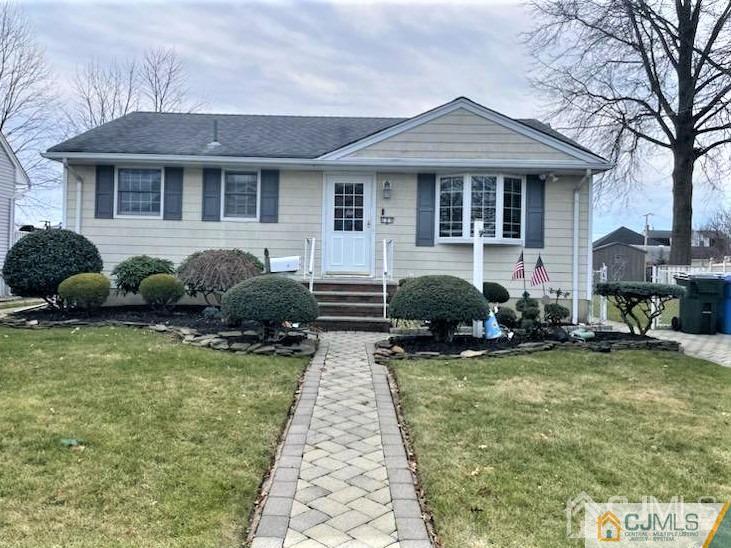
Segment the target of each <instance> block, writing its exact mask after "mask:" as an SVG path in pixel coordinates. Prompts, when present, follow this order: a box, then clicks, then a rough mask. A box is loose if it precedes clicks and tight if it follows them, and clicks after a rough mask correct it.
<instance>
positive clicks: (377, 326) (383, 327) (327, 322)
mask: <svg viewBox="0 0 731 548" xmlns="http://www.w3.org/2000/svg"><path fill="white" fill-rule="evenodd" d="M315 326H316V327H319V328H320V329H323V330H324V331H376V332H379V333H388V331H389V330H390V329H391V321H390V320H388V319H386V318H383V317H379V316H371V317H368V316H320V317H318V318H317V320H316V321H315Z"/></svg>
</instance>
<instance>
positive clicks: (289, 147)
mask: <svg viewBox="0 0 731 548" xmlns="http://www.w3.org/2000/svg"><path fill="white" fill-rule="evenodd" d="M403 120H404V118H359V117H343V116H270V115H257V114H190V113H172V112H132V113H130V114H127V115H125V116H122V117H121V118H117V119H116V120H112V121H111V122H107V123H106V124H103V125H101V126H99V127H97V128H94V129H91V130H89V131H86V132H84V133H82V134H80V135H77V136H75V137H72V138H71V139H68V140H67V141H64V142H62V143H59V144H58V145H55V146H53V147H51V148H50V149H48V152H49V153H113V154H166V155H175V156H228V157H250V158H303V159H313V158H317V157H318V156H321V155H323V154H325V153H326V152H328V151H330V150H333V149H334V148H338V147H341V146H343V145H344V144H346V143H350V142H353V141H356V140H358V139H361V138H363V137H365V136H367V135H371V134H373V133H374V132H377V131H381V130H383V129H385V128H387V127H391V126H393V125H394V124H397V123H399V122H401V121H403ZM214 123H215V125H216V126H217V128H216V133H217V141H218V144H215V145H213V144H212V142H213V140H214Z"/></svg>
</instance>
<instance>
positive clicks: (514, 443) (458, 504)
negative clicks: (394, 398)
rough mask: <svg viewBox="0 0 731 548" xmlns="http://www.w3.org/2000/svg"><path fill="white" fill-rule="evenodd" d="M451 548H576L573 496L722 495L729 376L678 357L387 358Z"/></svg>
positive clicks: (726, 492)
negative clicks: (568, 525)
mask: <svg viewBox="0 0 731 548" xmlns="http://www.w3.org/2000/svg"><path fill="white" fill-rule="evenodd" d="M394 371H395V374H396V377H397V379H398V383H399V385H400V388H401V401H402V404H403V410H404V414H405V417H406V422H407V424H408V426H409V428H410V431H411V434H412V443H413V446H414V449H415V453H416V457H417V459H418V470H419V476H420V479H421V480H422V482H423V485H424V488H425V491H426V496H427V500H428V504H429V506H430V507H431V509H432V511H433V513H434V518H435V523H436V529H437V533H438V535H439V536H440V537H441V539H442V540H443V543H444V546H445V547H446V548H467V547H483V546H491V547H492V546H496V547H506V546H508V547H521V548H522V547H528V546H530V547H534V546H540V547H542V548H544V547H565V546H576V547H578V546H583V545H584V544H583V541H576V540H569V539H567V538H566V534H565V518H564V509H565V506H566V502H567V500H568V499H570V498H573V497H574V496H576V495H578V494H579V493H581V492H582V491H583V492H586V493H588V494H589V495H590V496H591V497H593V498H594V500H595V501H606V500H607V499H608V498H609V497H610V496H626V497H628V498H629V500H631V501H639V500H640V498H641V497H642V496H645V495H647V496H649V495H653V496H656V497H657V498H658V499H659V500H668V499H669V498H670V497H673V496H683V497H685V498H686V500H691V499H692V500H695V499H697V498H698V497H700V496H715V497H719V498H721V499H729V498H731V369H726V368H723V367H720V366H717V365H713V364H711V363H709V362H705V361H702V360H697V359H692V358H688V357H685V356H683V355H681V354H675V353H670V352H666V353H662V352H658V353H652V352H647V351H623V352H617V353H612V354H594V353H590V352H581V351H574V352H571V351H554V352H548V353H540V354H533V355H529V356H522V357H516V358H501V359H492V360H457V361H441V360H434V361H431V360H430V361H403V362H396V364H395V365H394Z"/></svg>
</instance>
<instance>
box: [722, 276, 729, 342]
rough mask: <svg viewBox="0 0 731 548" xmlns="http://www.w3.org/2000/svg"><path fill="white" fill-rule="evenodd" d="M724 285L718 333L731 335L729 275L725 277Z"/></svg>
mask: <svg viewBox="0 0 731 548" xmlns="http://www.w3.org/2000/svg"><path fill="white" fill-rule="evenodd" d="M725 280H726V285H725V286H724V288H723V300H722V301H721V306H720V309H721V321H720V322H719V331H720V332H721V333H726V334H727V335H731V274H729V275H727V276H726V278H725Z"/></svg>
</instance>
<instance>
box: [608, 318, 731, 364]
mask: <svg viewBox="0 0 731 548" xmlns="http://www.w3.org/2000/svg"><path fill="white" fill-rule="evenodd" d="M607 323H608V324H610V325H611V326H612V329H614V330H616V331H629V329H628V328H627V326H626V325H625V324H623V323H621V322H607ZM648 335H650V336H651V337H657V338H658V339H665V340H669V341H677V342H679V343H680V344H681V345H682V346H683V352H685V353H686V354H687V355H688V356H693V357H694V358H701V359H704V360H708V361H710V362H714V363H717V364H719V365H723V366H725V367H731V335H726V334H723V333H717V334H715V335H693V334H690V333H682V332H680V331H673V330H671V329H652V330H651V331H650V332H649V333H648Z"/></svg>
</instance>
